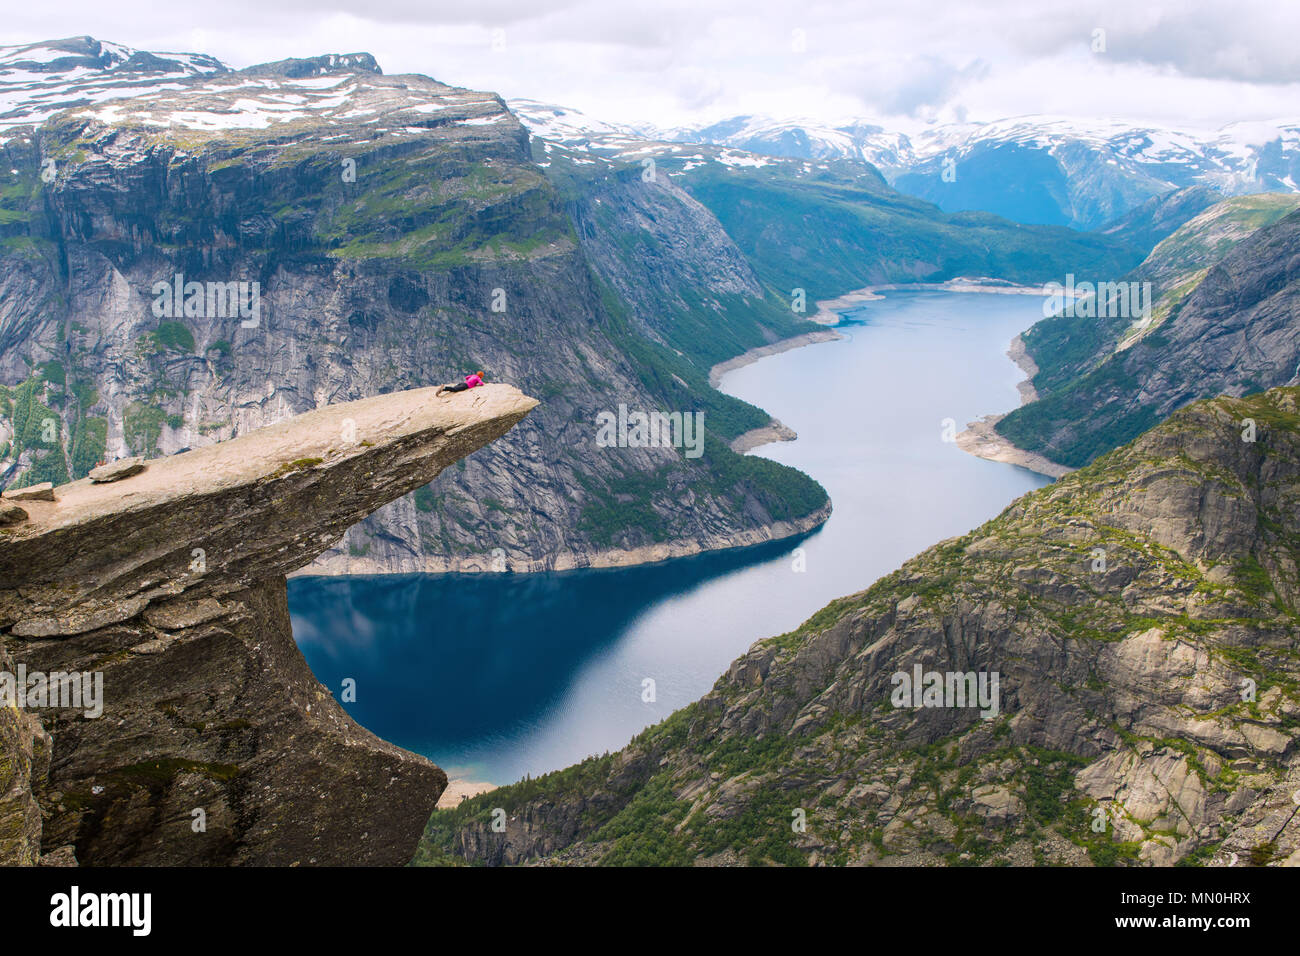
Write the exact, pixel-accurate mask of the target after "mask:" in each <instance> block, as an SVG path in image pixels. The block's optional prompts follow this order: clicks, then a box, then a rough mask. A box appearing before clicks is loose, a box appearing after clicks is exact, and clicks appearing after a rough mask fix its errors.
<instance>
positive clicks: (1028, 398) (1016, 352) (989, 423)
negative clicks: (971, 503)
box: [957, 333, 1074, 478]
mask: <svg viewBox="0 0 1300 956" xmlns="http://www.w3.org/2000/svg"><path fill="white" fill-rule="evenodd" d="M1007 358H1009V359H1011V361H1013V362H1015V363H1016V366H1017V367H1018V368H1019V369H1020V371H1022V372H1024V373H1025V378H1024V380H1023V381H1021V382H1020V383H1019V384H1018V385H1016V390H1017V391H1018V392H1019V393H1020V404H1021V406H1025V405H1028V404H1029V403H1030V402H1033V401H1037V400H1038V392H1037V390H1036V389H1035V388H1034V376H1035V375H1037V374H1038V365H1037V364H1036V363H1035V362H1034V360H1033V359H1032V358H1030V356H1029V350H1028V349H1027V348H1026V347H1025V338H1024V333H1021V334H1020V335H1017V336H1016V337H1015V338H1014V339H1012V340H1011V345H1010V347H1008V349H1007ZM1009 414H1011V413H1010V412H1003V413H1002V414H1000V415H985V416H983V417H982V418H980V419H979V420H978V421H973V422H968V423H967V424H966V430H965V431H964V432H962V433H961V434H959V435H958V436H957V447H958V448H960V449H961V450H962V451H964V452H966V453H967V454H968V455H974V456H975V457H976V458H983V459H984V460H986V461H998V462H1001V463H1002V464H1004V465H1019V466H1020V467H1021V468H1028V469H1029V470H1030V471H1035V472H1038V474H1040V475H1046V476H1047V477H1048V478H1060V477H1062V476H1063V475H1068V474H1069V473H1070V472H1072V471H1074V469H1073V468H1070V467H1069V466H1067V465H1061V464H1058V463H1057V462H1054V461H1052V460H1051V459H1050V458H1047V457H1044V456H1043V455H1040V454H1038V453H1037V452H1032V451H1028V450H1026V449H1024V448H1021V447H1020V446H1019V445H1016V444H1013V443H1012V442H1010V441H1008V440H1007V439H1006V438H1004V437H1003V436H1002V435H1000V434H999V433H998V431H997V424H998V422H1000V421H1002V419H1004V418H1006V417H1007V416H1008V415H1009Z"/></svg>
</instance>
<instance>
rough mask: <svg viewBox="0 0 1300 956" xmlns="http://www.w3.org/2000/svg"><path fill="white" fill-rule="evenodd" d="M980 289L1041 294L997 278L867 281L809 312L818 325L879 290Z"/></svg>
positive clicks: (832, 321) (876, 296) (1038, 288)
mask: <svg viewBox="0 0 1300 956" xmlns="http://www.w3.org/2000/svg"><path fill="white" fill-rule="evenodd" d="M890 291H902V292H981V293H984V294H986V295H987V294H992V295H1043V290H1042V287H1041V286H1030V285H1016V284H1014V283H1011V282H1004V281H1003V280H1001V279H989V278H986V277H979V278H967V277H964V276H959V277H957V278H956V279H948V280H947V281H945V282H889V283H886V284H884V285H868V286H863V287H862V288H861V289H855V290H853V291H852V292H846V293H844V295H841V296H837V297H836V298H834V299H823V300H821V301H820V302H818V303H817V312H816V314H815V315H813V316H811V317H810V319H811V321H813V322H820V323H821V324H822V325H834V324H835V323H836V322H838V321H839V320H840V312H842V311H844V310H846V309H851V308H852V307H853V306H855V305H859V304H861V303H863V302H870V301H872V300H873V299H883V298H884V296H882V295H880V293H881V292H890Z"/></svg>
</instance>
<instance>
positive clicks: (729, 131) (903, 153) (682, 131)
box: [657, 116, 914, 170]
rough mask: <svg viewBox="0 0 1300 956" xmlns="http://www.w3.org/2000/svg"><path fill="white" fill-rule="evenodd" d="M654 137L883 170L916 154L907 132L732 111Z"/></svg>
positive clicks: (866, 125)
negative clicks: (849, 162)
mask: <svg viewBox="0 0 1300 956" xmlns="http://www.w3.org/2000/svg"><path fill="white" fill-rule="evenodd" d="M657 138H659V139H664V140H669V141H671V142H678V143H709V144H712V145H717V146H734V147H736V148H737V149H744V150H747V151H749V152H752V153H762V154H766V155H769V156H782V157H787V158H790V159H852V160H858V161H860V162H865V163H870V164H871V165H873V166H876V167H879V168H880V169H882V170H884V169H896V168H902V167H905V166H907V165H909V164H910V163H911V162H912V161H913V160H914V156H913V151H912V144H911V142H910V141H909V140H908V138H907V137H906V136H905V135H903V134H902V133H893V132H889V131H888V130H886V129H884V128H883V127H880V126H874V125H872V124H870V123H862V122H851V123H845V124H844V125H841V126H828V125H825V124H820V123H817V122H816V121H815V120H806V119H791V120H780V119H774V118H773V117H770V116H736V117H732V118H731V119H727V120H723V121H722V122H719V123H712V124H710V125H707V126H694V127H679V128H676V129H667V130H659V131H657Z"/></svg>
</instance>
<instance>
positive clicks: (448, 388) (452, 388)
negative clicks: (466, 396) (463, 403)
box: [438, 382, 469, 395]
mask: <svg viewBox="0 0 1300 956" xmlns="http://www.w3.org/2000/svg"><path fill="white" fill-rule="evenodd" d="M468 388H469V386H468V385H466V384H465V383H464V382H457V383H456V384H455V385H443V386H442V387H441V388H439V389H438V394H439V395H441V394H442V393H443V392H463V391H466V390H467V389H468Z"/></svg>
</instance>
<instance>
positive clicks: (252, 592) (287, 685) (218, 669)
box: [0, 385, 537, 864]
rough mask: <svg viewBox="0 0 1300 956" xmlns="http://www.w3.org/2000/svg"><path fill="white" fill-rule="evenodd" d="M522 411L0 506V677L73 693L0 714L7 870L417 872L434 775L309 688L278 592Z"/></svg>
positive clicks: (356, 418) (382, 425)
mask: <svg viewBox="0 0 1300 956" xmlns="http://www.w3.org/2000/svg"><path fill="white" fill-rule="evenodd" d="M536 404H537V403H536V401H535V400H533V399H531V398H528V397H527V396H525V395H523V394H522V393H520V392H519V391H518V390H517V389H515V388H512V387H510V386H506V385H489V386H486V387H484V388H478V389H475V390H473V391H471V392H467V393H462V394H456V395H444V396H436V395H435V394H434V390H433V389H419V390H414V391H408V392H399V393H393V394H389V395H382V396H376V397H373V398H369V399H364V400H361V401H357V402H350V403H344V404H339V405H331V406H328V407H326V408H322V409H319V410H317V411H314V412H309V413H306V414H304V415H299V416H296V417H294V418H290V419H288V420H287V421H284V422H282V423H280V424H278V425H273V426H269V427H266V428H262V429H258V430H255V431H251V432H249V433H247V434H245V435H243V436H241V437H239V438H234V439H231V440H229V441H226V442H221V443H218V444H214V445H211V446H208V447H205V448H202V449H196V450H193V451H189V452H186V453H183V454H178V455H173V456H169V457H165V458H158V459H153V460H150V461H147V462H145V463H144V469H143V471H140V472H139V473H137V474H133V475H130V476H129V477H124V478H121V479H120V480H116V481H111V482H105V483H97V482H95V481H92V480H91V479H82V480H80V481H76V482H73V483H71V484H66V485H63V486H60V487H59V488H58V489H56V490H55V492H54V494H53V496H52V497H53V500H43V499H42V498H40V497H33V498H30V499H22V500H20V501H17V502H15V501H14V499H12V498H11V499H9V500H8V501H6V504H7V505H11V506H12V507H17V508H20V509H21V513H20V514H10V515H9V516H8V518H7V521H8V523H6V524H5V525H4V526H3V527H0V665H2V667H0V669H3V670H4V671H5V672H6V673H7V674H8V675H21V674H23V673H24V672H25V673H26V675H28V677H27V681H26V684H25V685H24V686H27V685H30V686H31V687H32V688H33V693H35V690H34V688H36V687H37V686H38V685H37V684H36V683H32V681H33V675H37V674H40V675H45V677H44V678H43V679H42V682H44V683H47V684H49V685H50V686H52V684H53V681H54V677H53V675H55V674H59V673H62V674H77V675H80V680H79V682H78V684H77V686H78V687H79V688H82V690H81V691H80V692H76V693H74V692H71V691H70V692H69V694H70V696H68V697H67V698H66V699H62V698H61V699H60V700H59V701H57V703H58V704H59V706H55V704H56V701H55V700H53V699H52V698H51V699H44V698H31V699H29V701H28V703H30V704H31V705H32V706H33V707H35V708H36V709H35V710H23V711H21V712H20V711H17V710H11V709H9V708H6V709H5V711H4V712H3V713H0V784H2V785H3V786H4V787H5V790H4V792H3V795H2V796H0V824H2V825H3V829H0V862H20V863H22V862H32V861H33V858H34V857H35V856H36V854H37V853H38V851H39V852H40V853H42V854H47V855H53V854H56V853H57V854H59V855H61V856H62V857H63V858H66V857H67V856H68V853H69V851H68V849H67V848H71V850H72V852H74V853H75V857H76V860H77V861H79V862H81V863H83V864H115V863H142V864H297V863H302V864H308V863H317V864H398V863H403V862H405V861H406V860H407V859H409V857H410V854H411V852H412V851H413V849H414V846H415V842H416V840H417V838H418V836H419V833H420V828H421V827H422V826H423V824H424V822H425V820H427V818H428V814H429V812H430V810H431V809H432V807H433V806H434V804H435V803H436V802H437V799H438V796H439V794H440V793H441V792H442V790H443V788H444V787H445V786H446V782H447V779H446V775H445V774H444V773H443V772H442V771H441V770H440V769H439V768H437V767H435V766H434V765H433V764H431V763H430V762H429V761H428V760H426V759H424V758H423V757H418V756H416V755H414V754H410V753H407V752H405V751H402V750H400V749H399V748H397V747H394V746H392V745H390V744H387V743H385V742H383V741H381V740H379V739H378V738H376V737H374V736H373V735H372V734H370V733H368V732H367V731H365V730H363V729H362V728H361V727H359V726H358V725H357V724H355V723H354V722H353V721H352V720H351V719H350V718H349V717H348V716H347V714H346V713H345V712H344V711H343V709H342V707H340V706H339V705H338V704H337V703H336V702H335V700H334V698H333V696H331V695H332V694H334V693H337V692H339V691H341V690H344V688H329V689H326V688H324V687H322V686H321V685H320V684H319V683H318V682H317V681H316V680H315V678H314V677H313V676H312V674H311V671H310V669H309V668H308V666H307V664H306V662H305V661H304V660H303V658H302V655H301V653H299V651H298V649H297V647H296V645H295V644H294V640H293V634H292V631H291V629H290V624H289V614H288V608H287V604H286V595H285V575H286V574H288V573H290V572H292V571H294V570H296V569H298V568H301V567H302V566H303V565H305V564H307V563H308V562H310V561H311V560H312V559H313V558H315V557H316V556H317V555H319V554H320V553H321V552H322V551H324V550H326V549H327V548H329V547H330V546H331V545H332V544H334V542H336V541H337V540H338V538H339V537H340V536H341V535H343V534H344V533H345V532H346V530H347V529H348V528H349V527H350V526H352V525H353V524H355V523H356V522H357V521H359V520H360V519H361V518H363V517H364V516H365V515H367V514H369V513H371V512H373V511H374V510H375V509H377V508H379V507H381V506H382V505H384V504H386V503H388V502H390V501H392V500H394V499H396V498H399V497H401V496H402V495H405V494H408V493H409V492H410V491H412V490H413V489H415V488H418V487H422V486H424V485H426V484H428V483H429V482H430V481H432V480H433V479H434V477H435V476H437V475H438V473H439V472H441V471H442V470H443V469H444V468H447V467H448V466H450V465H452V464H453V463H454V462H457V461H460V460H462V459H463V458H464V457H465V456H467V455H469V454H470V453H471V452H474V451H475V450H477V449H479V448H480V447H482V446H484V445H486V444H487V443H489V442H491V441H493V440H495V439H497V438H499V437H501V436H502V435H504V434H506V433H507V432H508V431H509V430H510V429H511V428H512V427H513V426H514V425H515V424H516V423H518V422H519V421H521V420H522V419H523V418H524V416H525V415H526V414H527V413H528V412H529V411H530V410H531V409H532V408H533V407H534V406H535V405H536ZM525 464H526V463H525V462H523V461H522V460H520V461H517V462H512V463H511V465H510V467H523V466H524V465H525ZM20 669H22V670H20ZM94 675H99V676H98V677H97V678H94V679H96V680H100V681H102V684H101V685H100V688H101V689H100V691H98V692H97V696H98V700H97V701H96V700H88V699H87V698H88V697H89V696H90V694H89V692H88V691H86V690H85V688H87V687H89V686H90V684H91V681H92V678H93V677H94ZM11 679H12V678H11ZM64 683H65V685H66V682H64ZM358 692H359V693H364V692H365V689H364V688H360V689H358ZM77 694H79V696H77ZM96 711H98V713H96ZM37 716H38V717H39V720H40V725H43V729H42V727H41V726H38V725H35V722H34V717H37ZM51 737H52V738H53V744H52V749H51V746H50V738H51ZM51 754H52V756H51ZM33 797H34V798H35V803H36V804H38V805H39V813H36V812H34V809H33V800H32V798H33ZM42 817H43V818H44V820H43V825H41V818H42ZM33 828H35V829H33ZM60 851H61V852H60Z"/></svg>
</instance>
